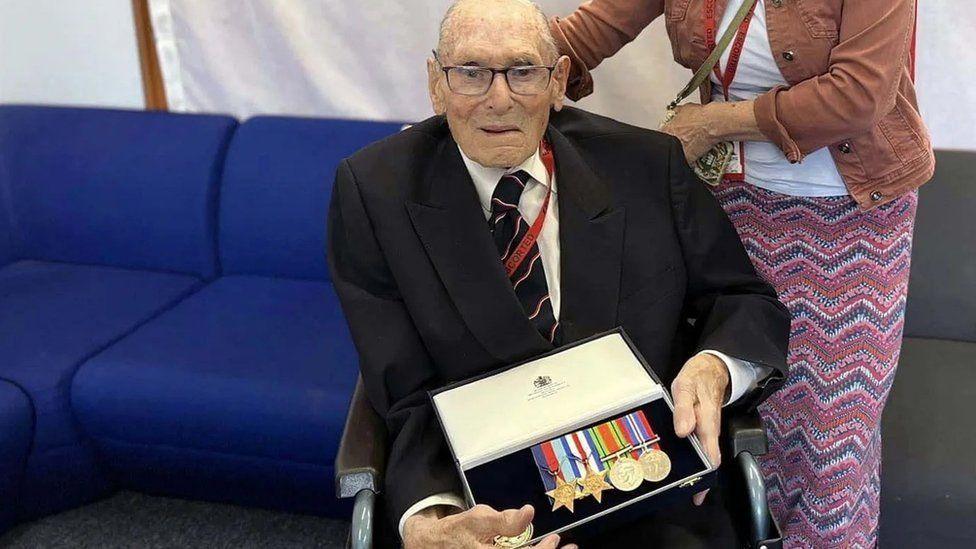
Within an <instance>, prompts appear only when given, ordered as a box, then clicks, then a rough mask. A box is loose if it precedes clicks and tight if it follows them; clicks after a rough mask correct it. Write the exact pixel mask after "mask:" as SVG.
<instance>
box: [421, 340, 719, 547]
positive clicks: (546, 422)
mask: <svg viewBox="0 0 976 549" xmlns="http://www.w3.org/2000/svg"><path fill="white" fill-rule="evenodd" d="M431 399H432V401H433V404H434V409H435V411H436V413H437V417H438V419H439V421H440V423H441V427H442V428H443V430H444V434H445V438H446V439H447V443H448V446H449V447H450V449H451V452H452V454H453V457H454V460H455V463H456V465H457V468H458V471H459V473H460V477H461V482H462V485H463V488H464V491H465V497H466V499H467V501H468V504H469V505H475V504H486V505H490V506H491V507H493V508H495V509H498V510H503V509H517V508H519V507H521V506H523V505H525V504H526V503H528V504H531V505H532V506H533V507H535V510H536V511H535V518H534V519H533V529H532V533H531V535H529V537H531V538H532V541H536V540H539V539H541V538H543V537H545V536H546V535H548V534H552V533H559V532H563V531H566V530H569V529H572V528H575V527H578V526H581V525H583V524H586V523H589V522H591V521H595V520H597V519H604V517H606V518H607V519H610V521H611V522H612V518H613V517H610V515H613V514H614V513H617V512H618V511H620V510H623V509H625V508H631V507H634V508H632V509H631V511H637V512H640V511H641V510H644V509H648V510H649V509H650V508H652V507H656V506H665V505H667V504H668V502H669V501H673V499H672V498H671V497H663V496H665V495H666V496H682V495H684V496H686V497H688V498H690V497H691V495H692V494H693V493H695V492H698V491H701V490H703V489H705V488H707V487H709V486H710V485H711V484H712V483H713V481H714V471H715V468H714V467H713V466H712V465H711V464H710V463H709V461H708V458H707V457H706V456H705V453H704V451H703V450H702V447H701V445H700V443H699V441H698V440H697V438H695V437H694V435H692V436H691V437H688V438H679V437H678V436H677V435H675V433H674V404H673V402H672V401H671V397H670V395H669V394H668V392H667V391H666V390H665V389H664V387H663V385H662V384H661V382H660V380H659V379H658V378H657V376H656V375H655V374H654V372H653V371H652V370H651V369H650V367H648V365H647V364H646V362H645V361H644V359H643V357H641V356H640V354H639V353H638V352H637V349H636V347H634V345H633V343H632V342H631V341H630V339H629V338H628V337H627V335H626V333H625V332H624V331H623V329H622V328H617V329H615V330H613V331H610V332H607V333H604V334H600V335H596V336H593V337H591V338H588V339H586V340H583V341H579V342H576V343H574V344H572V345H568V346H566V347H562V348H560V349H556V350H555V351H552V352H550V353H547V354H546V355H543V356H541V357H537V358H534V359H531V360H529V361H527V362H523V363H520V364H516V365H514V366H510V367H507V368H504V369H502V370H499V371H496V372H491V373H489V374H486V375H483V376H479V377H477V378H474V379H470V380H466V381H462V382H459V383H456V384H453V385H450V386H448V387H445V388H442V389H439V390H437V391H433V392H431ZM638 505H639V506H640V507H639V508H636V507H635V506H638ZM624 514H626V515H627V516H628V517H629V516H631V513H621V514H620V515H624ZM594 526H597V525H594ZM519 541H520V542H522V541H528V540H527V539H523V540H519Z"/></svg>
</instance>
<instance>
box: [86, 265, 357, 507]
mask: <svg viewBox="0 0 976 549" xmlns="http://www.w3.org/2000/svg"><path fill="white" fill-rule="evenodd" d="M357 374H358V369H357V358H356V354H355V350H354V348H353V346H352V343H351V340H350V338H349V335H348V332H347V329H346V324H345V320H344V318H343V316H342V312H341V310H340V309H339V306H338V303H337V300H336V297H335V295H334V293H333V291H332V288H331V285H330V284H329V283H327V282H316V281H303V280H288V279H274V278H263V277H254V276H232V277H222V278H220V279H217V280H216V281H214V282H213V283H211V284H210V285H208V286H206V287H205V288H203V289H202V290H201V291H200V292H198V293H196V294H195V295H193V296H192V297H190V298H189V299H187V300H185V301H183V302H182V303H180V304H179V305H178V306H176V307H175V308H173V309H172V310H171V311H168V312H167V313H166V314H164V315H161V316H160V317H159V318H157V319H155V320H153V321H152V322H151V323H148V324H146V325H145V326H143V327H141V328H140V329H139V330H137V331H136V332H135V333H133V334H132V335H130V336H128V337H126V338H125V339H124V340H123V341H121V342H119V343H117V344H115V345H113V346H112V347H111V348H109V349H107V350H106V351H105V352H103V353H101V354H99V355H98V356H96V357H94V358H92V359H91V360H89V361H88V362H87V363H86V364H84V365H83V366H82V367H81V369H80V370H79V372H78V374H77V376H76V377H75V380H74V389H73V391H72V393H73V403H74V408H75V412H76V414H77V416H78V418H79V421H80V422H81V423H82V425H83V426H84V428H85V430H86V432H88V433H89V434H90V435H91V436H92V437H93V439H94V440H95V441H96V444H97V446H98V448H99V450H100V452H101V453H103V454H104V455H105V456H106V457H107V458H108V459H107V462H108V463H109V464H110V466H111V467H113V469H114V472H115V475H116V476H117V477H118V478H119V479H120V480H121V481H122V482H123V483H124V484H127V485H128V486H129V487H131V488H135V489H141V490H146V491H150V492H157V493H168V494H173V495H179V496H184V497H191V498H199V499H220V500H229V501H236V502H239V503H245V504H254V505H263V506H268V507H276V508H286V509H292V510H299V511H313V512H327V511H329V510H334V509H335V508H336V507H335V501H334V499H333V496H332V493H333V492H332V461H333V459H334V456H335V452H336V448H337V446H338V441H339V438H340V435H341V431H342V425H343V420H344V418H345V411H346V407H347V406H348V403H349V398H350V395H351V393H352V389H353V387H354V385H355V381H356V377H357Z"/></svg>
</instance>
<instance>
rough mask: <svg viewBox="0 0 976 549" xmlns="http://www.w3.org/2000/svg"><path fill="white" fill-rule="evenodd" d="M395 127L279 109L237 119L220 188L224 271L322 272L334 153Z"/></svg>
mask: <svg viewBox="0 0 976 549" xmlns="http://www.w3.org/2000/svg"><path fill="white" fill-rule="evenodd" d="M399 129H400V125H399V124H390V123H379V122H354V121H348V120H315V119H307V118H285V117H257V118H253V119H251V120H249V121H247V122H245V123H244V124H242V125H241V126H240V128H239V129H238V131H237V132H236V133H235V135H234V139H233V141H232V143H231V147H230V150H229V152H228V153H227V166H226V168H225V172H224V177H223V180H222V183H221V190H220V216H219V219H220V231H219V234H220V261H221V266H222V268H223V272H224V274H256V275H268V276H281V277H288V278H301V279H313V280H328V269H327V268H326V265H325V252H324V250H325V219H326V214H327V211H328V207H329V197H330V195H331V193H332V181H333V179H334V178H335V172H336V168H337V167H338V165H339V161H340V160H341V159H343V158H345V157H347V156H349V155H351V154H352V153H354V152H356V151H357V150H359V149H361V148H362V147H364V146H366V145H367V144H369V143H371V142H373V141H376V140H378V139H381V138H383V137H386V136H388V135H391V134H394V133H396V132H397V131H398V130H399Z"/></svg>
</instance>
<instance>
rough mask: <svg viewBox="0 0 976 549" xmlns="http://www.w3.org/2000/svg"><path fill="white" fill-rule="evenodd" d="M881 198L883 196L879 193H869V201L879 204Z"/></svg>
mask: <svg viewBox="0 0 976 549" xmlns="http://www.w3.org/2000/svg"><path fill="white" fill-rule="evenodd" d="M882 198H884V195H883V194H881V191H874V192H873V193H871V200H874V201H875V202H881V199H882Z"/></svg>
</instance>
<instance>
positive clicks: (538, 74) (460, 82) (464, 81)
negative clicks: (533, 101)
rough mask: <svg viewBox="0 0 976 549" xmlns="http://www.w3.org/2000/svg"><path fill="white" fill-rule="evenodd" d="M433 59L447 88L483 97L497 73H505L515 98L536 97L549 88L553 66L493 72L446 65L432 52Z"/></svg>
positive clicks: (463, 93)
mask: <svg viewBox="0 0 976 549" xmlns="http://www.w3.org/2000/svg"><path fill="white" fill-rule="evenodd" d="M433 54H434V59H435V60H436V61H437V63H438V64H439V65H440V66H441V70H442V71H444V74H445V75H447V87H448V88H450V90H451V91H452V92H454V93H457V94H461V95H484V94H486V93H488V90H489V89H490V88H491V84H492V82H494V81H495V75H496V74H504V75H505V82H506V83H507V84H508V89H510V90H512V93H514V94H517V95H538V94H540V93H542V92H544V91H546V89H547V88H549V81H550V80H552V71H553V69H555V68H556V67H555V66H552V67H546V66H543V65H526V66H518V67H506V68H504V69H492V68H489V67H477V66H471V65H466V66H445V65H444V64H443V63H441V60H440V59H439V58H438V57H437V52H436V51H435V52H433Z"/></svg>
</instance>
